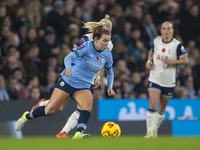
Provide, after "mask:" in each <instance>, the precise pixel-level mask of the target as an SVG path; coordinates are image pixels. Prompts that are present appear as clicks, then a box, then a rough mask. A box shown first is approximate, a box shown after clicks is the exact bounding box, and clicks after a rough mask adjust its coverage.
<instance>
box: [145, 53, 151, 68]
mask: <svg viewBox="0 0 200 150" xmlns="http://www.w3.org/2000/svg"><path fill="white" fill-rule="evenodd" d="M152 66H153V53H152V52H151V51H149V54H148V59H147V62H146V68H147V69H148V70H151V69H152Z"/></svg>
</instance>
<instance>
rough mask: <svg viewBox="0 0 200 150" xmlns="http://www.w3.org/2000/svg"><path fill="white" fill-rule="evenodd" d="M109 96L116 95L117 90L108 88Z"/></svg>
mask: <svg viewBox="0 0 200 150" xmlns="http://www.w3.org/2000/svg"><path fill="white" fill-rule="evenodd" d="M107 93H108V96H114V95H115V91H114V90H112V89H108V90H107Z"/></svg>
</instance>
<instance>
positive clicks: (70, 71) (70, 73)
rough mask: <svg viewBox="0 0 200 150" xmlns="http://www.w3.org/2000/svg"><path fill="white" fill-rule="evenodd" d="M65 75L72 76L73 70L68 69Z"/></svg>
mask: <svg viewBox="0 0 200 150" xmlns="http://www.w3.org/2000/svg"><path fill="white" fill-rule="evenodd" d="M65 75H66V76H68V77H70V76H72V70H71V69H68V70H66V71H65Z"/></svg>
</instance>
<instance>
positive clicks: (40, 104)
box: [31, 99, 49, 111]
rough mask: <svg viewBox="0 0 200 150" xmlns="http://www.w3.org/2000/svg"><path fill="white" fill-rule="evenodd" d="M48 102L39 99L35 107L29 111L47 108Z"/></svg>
mask: <svg viewBox="0 0 200 150" xmlns="http://www.w3.org/2000/svg"><path fill="white" fill-rule="evenodd" d="M48 102H49V100H45V99H41V100H40V101H39V102H38V103H37V104H36V105H35V106H33V107H32V108H31V111H33V110H34V109H36V108H38V107H39V106H47V104H48Z"/></svg>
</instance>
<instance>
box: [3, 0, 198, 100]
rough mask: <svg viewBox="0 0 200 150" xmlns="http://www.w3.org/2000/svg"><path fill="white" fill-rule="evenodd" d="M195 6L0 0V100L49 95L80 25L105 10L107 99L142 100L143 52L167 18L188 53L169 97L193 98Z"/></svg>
mask: <svg viewBox="0 0 200 150" xmlns="http://www.w3.org/2000/svg"><path fill="white" fill-rule="evenodd" d="M199 7H200V1H199V0H151V1H149V0H123V1H122V0H63V1H62V0H1V1H0V57H1V59H0V100H39V99H40V98H46V99H48V98H49V96H50V94H51V92H52V89H53V88H54V85H55V83H56V81H57V79H58V78H59V74H60V72H61V71H62V70H63V69H64V64H63V59H64V57H65V56H66V55H67V54H69V53H70V52H71V49H72V48H73V45H74V44H75V43H76V42H77V41H78V39H79V38H80V37H81V36H82V35H83V34H85V33H86V30H85V29H83V28H82V26H83V22H88V21H100V20H101V19H102V18H104V17H105V14H109V15H110V20H111V21H112V23H113V29H112V42H113V45H114V47H113V50H112V54H113V59H114V65H113V69H114V75H115V81H114V90H115V92H116V95H115V96H114V97H113V98H115V99H120V98H139V99H146V98H148V94H147V84H148V73H149V72H147V70H146V69H145V63H146V59H147V54H148V51H149V49H150V48H151V44H152V41H153V39H154V38H155V37H156V36H158V35H159V34H160V33H159V29H160V25H161V23H162V22H164V21H166V20H168V21H170V22H172V23H173V25H174V30H175V38H176V39H178V40H179V41H181V42H182V43H183V45H184V46H185V48H186V49H187V52H188V54H189V65H185V66H182V65H181V66H179V67H178V68H177V73H178V78H177V86H176V88H175V93H174V98H181V99H196V98H200V80H199V77H200V54H199V53H200V15H199V13H200V12H199ZM106 88H107V81H106V78H105V77H103V78H102V79H101V85H100V86H99V88H97V89H96V90H95V93H94V99H100V98H107V97H108V96H107V95H106V92H105V91H106Z"/></svg>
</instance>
